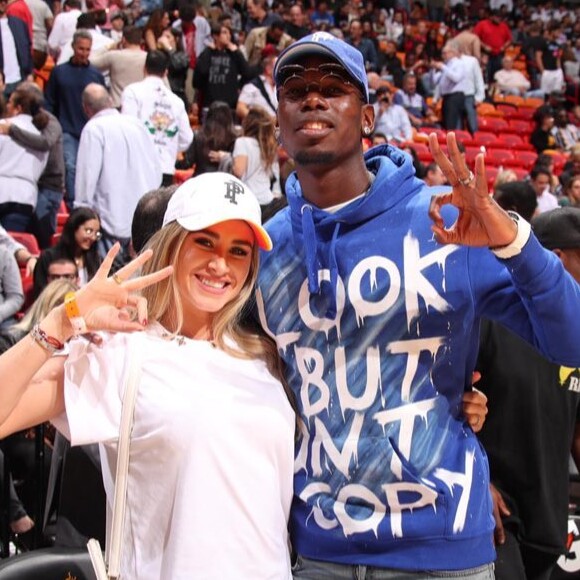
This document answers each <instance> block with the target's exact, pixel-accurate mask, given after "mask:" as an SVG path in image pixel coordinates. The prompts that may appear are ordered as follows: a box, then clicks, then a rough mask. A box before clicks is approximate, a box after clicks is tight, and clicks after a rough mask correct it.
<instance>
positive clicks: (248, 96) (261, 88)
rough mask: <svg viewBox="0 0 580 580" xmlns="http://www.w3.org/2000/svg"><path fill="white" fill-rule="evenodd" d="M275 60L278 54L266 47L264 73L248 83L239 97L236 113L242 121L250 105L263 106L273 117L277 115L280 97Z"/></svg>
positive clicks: (263, 59) (263, 58)
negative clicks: (274, 75)
mask: <svg viewBox="0 0 580 580" xmlns="http://www.w3.org/2000/svg"><path fill="white" fill-rule="evenodd" d="M275 62H276V54H275V53H273V51H272V49H271V48H270V49H268V47H266V48H265V49H264V50H263V51H262V73H261V74H260V75H258V76H257V77H255V78H253V79H252V80H251V81H250V82H249V83H246V84H245V85H244V86H243V87H242V90H241V92H240V96H239V97H238V104H237V105H236V115H237V116H238V118H239V119H241V120H242V121H243V120H244V119H245V117H246V115H247V114H248V111H249V110H250V107H261V108H262V109H264V110H265V111H266V112H267V113H268V114H269V115H270V116H271V117H273V118H275V117H276V109H277V108H278V97H277V96H276V87H275V85H274V77H273V72H274V63H275Z"/></svg>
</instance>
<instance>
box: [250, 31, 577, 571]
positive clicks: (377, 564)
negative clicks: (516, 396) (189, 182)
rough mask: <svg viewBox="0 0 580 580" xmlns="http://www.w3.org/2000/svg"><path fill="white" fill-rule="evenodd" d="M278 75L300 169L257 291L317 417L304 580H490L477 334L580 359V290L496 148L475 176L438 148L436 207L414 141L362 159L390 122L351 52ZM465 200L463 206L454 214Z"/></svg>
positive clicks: (302, 457) (318, 45) (309, 443)
mask: <svg viewBox="0 0 580 580" xmlns="http://www.w3.org/2000/svg"><path fill="white" fill-rule="evenodd" d="M307 41H310V42H311V43H312V44H311V45H308V44H305V42H307ZM329 61H330V62H332V63H342V64H343V65H344V66H343V73H342V74H343V78H344V81H345V82H344V83H343V85H342V92H337V93H335V96H333V97H331V96H330V95H322V94H321V92H320V90H319V84H320V82H321V78H322V75H323V74H324V71H323V70H320V68H321V66H322V65H323V64H326V63H329ZM289 63H292V64H296V65H300V66H302V67H304V74H303V79H302V81H303V89H302V96H301V98H300V99H297V98H296V91H293V92H292V93H290V94H289V95H287V94H286V92H285V90H284V83H285V80H286V79H285V76H284V70H285V66H286V65H287V64H289ZM274 76H275V79H276V84H277V87H278V100H279V105H278V122H279V125H280V135H281V140H282V144H283V146H284V147H285V149H286V151H287V152H288V154H289V155H290V156H291V157H292V158H293V159H294V160H295V162H296V173H295V174H293V175H292V176H291V177H290V178H289V179H288V181H287V183H286V194H287V198H288V209H287V210H282V211H281V212H279V213H278V214H277V215H276V216H275V217H274V218H272V219H271V220H270V221H269V222H268V226H267V227H268V231H269V232H270V235H271V236H272V238H273V240H274V244H275V246H274V247H275V248H276V250H275V251H274V252H271V253H270V254H268V255H264V256H263V259H262V265H261V268H260V272H259V279H258V288H257V293H256V294H257V302H258V311H259V312H260V321H261V323H262V325H263V327H264V328H265V329H267V332H268V333H269V334H270V335H271V336H273V337H274V338H275V340H276V342H277V345H278V348H279V352H280V353H281V356H282V358H283V361H284V363H285V369H286V378H287V380H288V383H289V385H290V387H291V389H292V391H293V392H294V393H295V396H296V401H297V406H298V415H299V419H300V429H301V437H300V438H299V439H298V440H297V443H296V469H295V479H294V493H295V496H294V501H293V504H292V509H291V514H290V520H291V530H292V541H293V546H294V548H295V550H296V552H297V557H296V563H295V566H294V569H293V573H294V575H295V577H297V578H300V577H304V578H313V577H324V576H326V577H328V578H340V577H343V578H347V577H356V576H364V575H366V576H367V577H370V576H376V577H380V576H383V577H388V575H391V576H393V575H394V576H396V575H399V576H401V575H402V576H408V577H409V578H413V577H414V578H425V577H426V575H427V572H426V571H427V570H428V571H429V573H428V574H430V575H435V576H437V577H446V578H463V579H467V578H470V579H474V580H475V579H484V578H492V577H493V560H494V559H495V552H494V547H493V541H492V520H491V517H490V515H491V498H490V494H489V474H488V470H487V465H486V459H485V454H484V453H483V451H482V449H481V448H480V445H479V442H478V441H477V439H476V437H475V435H474V433H473V432H472V430H471V429H470V428H469V427H466V425H465V424H464V422H463V419H462V417H460V415H459V407H458V406H457V403H458V399H459V398H460V397H461V395H462V393H463V391H464V388H465V387H466V386H467V385H468V384H469V382H470V375H471V371H472V366H473V364H474V362H475V358H476V355H477V337H476V336H475V337H474V329H477V328H479V322H480V318H481V317H483V316H488V317H490V318H493V319H497V320H498V321H499V322H503V323H504V324H507V325H508V326H509V327H510V328H512V329H514V330H515V329H517V330H518V332H519V333H520V335H521V336H522V338H525V339H526V340H527V341H528V342H530V343H532V344H535V345H536V346H538V347H539V348H540V350H541V351H542V352H543V353H544V354H545V355H546V356H548V355H549V356H550V357H551V358H552V359H557V362H559V363H561V364H568V365H576V364H577V363H578V362H580V344H579V343H578V341H577V340H576V339H575V338H576V337H575V334H576V328H575V325H573V324H571V323H570V321H571V320H572V319H574V316H576V314H577V311H578V307H579V305H580V288H579V287H578V285H577V284H576V283H575V282H574V281H573V280H572V279H571V278H570V277H569V276H567V275H566V274H565V273H564V271H563V268H562V265H561V264H560V263H559V261H558V260H557V258H556V257H555V256H553V255H551V254H550V253H549V252H547V251H546V250H544V249H542V248H541V246H540V245H539V244H538V242H537V240H536V239H535V237H534V236H533V235H532V234H530V228H529V224H527V223H526V222H525V221H524V220H521V219H520V220H518V222H517V224H516V222H515V219H517V218H515V219H512V217H511V216H510V215H509V214H507V213H506V212H504V210H502V209H501V208H499V206H497V204H496V203H495V202H494V201H493V199H492V198H491V197H490V196H489V193H488V187H487V179H486V176H485V168H484V157H483V155H480V156H478V157H477V160H476V165H475V168H476V174H477V175H476V176H475V177H474V176H473V175H472V174H471V172H470V171H469V169H468V167H467V166H466V164H465V162H464V161H463V160H462V158H461V155H460V152H459V150H458V149H457V145H456V140H455V136H454V135H453V134H451V135H449V136H448V141H447V145H448V149H449V154H450V157H451V159H452V160H453V161H450V159H449V158H447V156H445V155H444V154H443V153H442V151H441V148H440V147H439V145H438V142H437V139H436V136H435V135H431V137H430V147H431V151H432V153H433V155H434V158H435V160H436V161H437V162H438V164H439V165H440V166H441V167H442V168H443V171H444V173H445V175H446V177H447V179H448V180H449V181H450V183H451V184H452V191H451V192H447V193H445V194H442V195H439V196H436V197H435V198H434V199H432V198H431V195H430V194H429V190H428V189H426V188H425V189H423V187H424V185H423V183H422V182H420V181H419V180H417V179H416V178H415V175H414V169H413V167H412V164H411V161H410V159H409V158H408V156H407V155H404V154H402V153H401V152H400V151H399V150H398V149H396V148H394V147H391V146H383V147H381V148H373V149H371V150H370V151H369V152H368V153H367V155H366V158H365V157H363V154H362V145H361V135H366V134H370V133H371V132H372V129H373V121H374V118H373V109H372V107H370V106H368V99H369V95H368V86H367V82H366V74H365V70H364V63H363V61H362V58H361V57H359V56H358V55H357V54H356V53H355V51H354V50H352V47H349V45H347V44H345V43H343V42H341V41H340V40H337V39H335V38H334V37H332V36H331V35H326V34H321V33H318V35H315V36H306V37H305V38H304V39H302V41H298V42H297V43H295V44H294V45H292V46H291V47H290V48H288V49H287V50H286V51H285V53H282V54H281V55H280V57H279V59H278V61H277V64H276V70H275V73H274ZM295 88H296V87H295ZM313 111H315V112H316V114H315V113H314V112H313ZM302 129H305V130H302ZM422 192H423V193H422ZM450 203H452V204H453V205H456V206H457V210H458V211H457V212H454V214H453V215H445V217H444V216H443V215H442V213H441V208H443V206H445V205H448V204H450ZM429 207H430V211H429ZM329 210H330V211H329ZM442 211H443V212H445V209H443V210H442ZM429 215H430V216H431V220H430V219H429V217H428V216H429ZM454 220H455V223H454V226H453V227H451V228H449V229H447V228H446V227H445V226H446V224H451V223H453V221H454ZM433 236H435V239H433ZM466 246H469V247H466ZM477 246H479V247H477ZM481 246H483V247H481ZM490 247H491V248H495V249H494V250H490V249H489V248H490ZM281 272H282V273H283V275H281ZM394 280H396V282H397V283H396V284H394V283H393V281H394ZM560 285H561V287H558V286H560ZM378 297H380V300H379V299H378ZM534 329H536V330H534ZM564 334H565V335H566V336H564ZM548 335H549V337H548ZM540 344H541V346H540ZM556 351H558V352H556ZM385 389H386V390H385ZM452 393H455V394H452ZM444 506H445V507H444ZM410 546H412V549H409V547H410ZM418 555H420V558H418ZM450 568H452V569H450ZM398 570H401V571H404V574H397V572H396V571H398Z"/></svg>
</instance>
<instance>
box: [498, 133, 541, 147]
mask: <svg viewBox="0 0 580 580" xmlns="http://www.w3.org/2000/svg"><path fill="white" fill-rule="evenodd" d="M526 137H527V136H526ZM497 141H498V143H500V144H501V146H502V147H503V148H504V149H520V150H524V151H534V146H533V145H532V144H531V143H530V142H528V141H527V140H526V139H525V138H524V137H523V136H522V135H518V134H517V133H500V134H499V135H498V136H497Z"/></svg>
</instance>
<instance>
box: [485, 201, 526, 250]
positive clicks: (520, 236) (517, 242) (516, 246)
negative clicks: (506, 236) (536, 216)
mask: <svg viewBox="0 0 580 580" xmlns="http://www.w3.org/2000/svg"><path fill="white" fill-rule="evenodd" d="M507 213H508V214H509V216H510V217H511V218H512V220H514V222H515V223H516V226H517V233H516V237H515V239H514V240H513V241H512V242H511V243H510V244H508V245H507V246H502V247H498V248H490V250H491V251H492V252H493V253H494V254H495V256H496V257H497V258H500V259H501V260H507V259H508V258H513V257H515V256H517V255H519V254H520V253H521V251H522V248H523V247H524V246H525V245H526V243H527V241H528V240H529V239H530V235H531V231H532V228H531V226H530V224H529V223H528V222H527V221H526V220H525V219H523V218H522V217H521V216H520V215H519V214H517V213H516V212H514V211H508V212H507Z"/></svg>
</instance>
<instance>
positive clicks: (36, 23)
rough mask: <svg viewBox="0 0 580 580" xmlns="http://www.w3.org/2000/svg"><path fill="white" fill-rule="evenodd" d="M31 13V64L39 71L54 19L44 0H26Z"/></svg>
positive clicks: (42, 63)
mask: <svg viewBox="0 0 580 580" xmlns="http://www.w3.org/2000/svg"><path fill="white" fill-rule="evenodd" d="M26 4H27V5H28V7H29V8H30V12H31V13H32V62H33V64H34V68H35V69H36V70H41V69H42V67H43V66H44V65H45V63H46V59H47V57H48V34H49V32H50V31H51V29H52V25H53V23H54V17H53V15H52V10H51V9H50V8H49V6H48V4H47V3H46V2H44V0H26Z"/></svg>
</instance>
